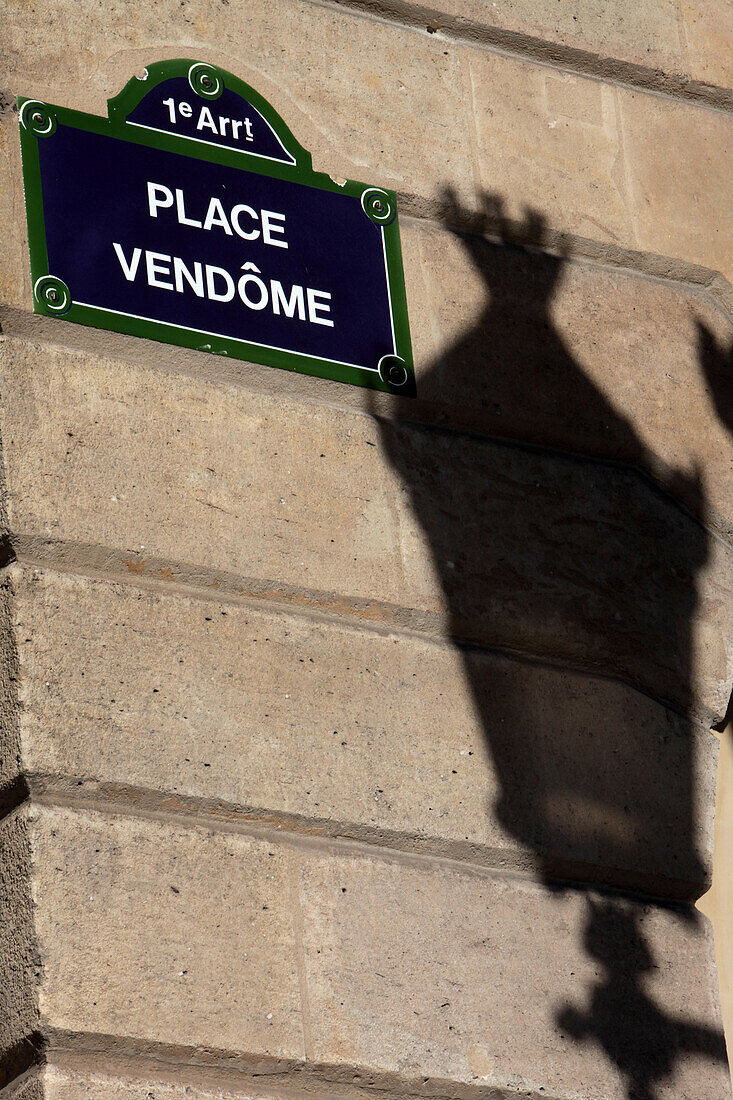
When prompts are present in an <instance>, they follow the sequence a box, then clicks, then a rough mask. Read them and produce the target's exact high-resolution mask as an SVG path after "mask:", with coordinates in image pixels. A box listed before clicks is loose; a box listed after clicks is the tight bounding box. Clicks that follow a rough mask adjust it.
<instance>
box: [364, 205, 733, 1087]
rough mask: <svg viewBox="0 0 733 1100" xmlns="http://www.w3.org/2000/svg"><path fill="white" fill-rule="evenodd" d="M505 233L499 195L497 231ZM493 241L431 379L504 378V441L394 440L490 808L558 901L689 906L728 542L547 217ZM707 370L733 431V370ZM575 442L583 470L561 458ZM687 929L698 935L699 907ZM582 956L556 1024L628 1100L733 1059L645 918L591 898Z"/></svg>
mask: <svg viewBox="0 0 733 1100" xmlns="http://www.w3.org/2000/svg"><path fill="white" fill-rule="evenodd" d="M448 202H449V204H452V214H451V217H450V225H449V228H450V227H452V226H455V225H465V224H467V223H468V222H469V221H470V219H471V218H472V215H471V214H470V212H469V211H467V210H462V209H460V208H459V207H458V205H457V203H456V200H455V199H454V198H453V197H452V196H449V197H448ZM502 217H503V213H502V207H501V203H500V201H499V200H497V199H495V198H493V197H491V196H487V197H486V199H485V215H484V222H485V226H486V227H488V226H490V227H491V228H492V229H493V230H494V231H495V228H496V226H497V225H499V226H500V225H501V222H502ZM473 224H476V223H475V221H474V223H473ZM476 229H477V232H476V234H463V233H457V232H456V231H455V230H453V233H454V236H455V237H456V238H457V239H458V240H459V241H460V243H461V246H462V248H463V249H464V250H465V253H466V254H467V255H468V256H469V257H470V259H471V261H472V264H473V267H474V269H475V270H476V272H478V273H479V275H480V278H481V281H482V284H483V286H484V288H485V300H484V304H483V307H482V308H481V309H480V311H479V313H478V315H477V316H476V318H475V322H474V323H473V325H472V327H471V329H470V331H467V332H465V333H464V334H463V335H462V336H461V337H460V338H459V339H458V340H457V341H456V342H455V343H454V344H453V345H452V346H451V347H449V348H448V349H447V350H446V351H445V352H443V353H442V354H441V356H440V358H439V360H438V361H437V362H435V363H434V364H433V365H432V367H431V368H430V375H431V377H430V378H429V379H427V381H428V383H430V385H429V388H430V391H431V392H445V391H446V388H448V389H449V391H450V392H451V393H453V394H459V395H461V400H464V401H465V402H466V403H467V404H470V403H471V402H472V401H474V400H475V397H474V395H476V394H479V393H483V394H486V393H487V392H488V391H487V385H486V380H487V378H489V379H490V380H491V387H490V389H491V394H490V398H489V399H487V400H485V404H484V406H482V409H481V410H480V411H481V412H483V413H485V418H484V421H485V430H486V433H487V434H486V436H481V435H479V434H475V435H470V436H469V435H467V434H466V433H459V432H451V431H450V430H447V429H442V428H435V427H424V426H418V425H411V426H409V427H407V426H405V425H404V424H400V423H398V422H393V421H390V420H388V419H385V418H382V419H380V420H379V424H380V431H381V436H382V442H383V445H384V449H385V452H386V454H387V455H388V456H389V458H390V460H391V462H392V464H393V466H394V468H395V470H396V471H397V472H398V473H399V476H400V479H401V483H402V486H403V492H404V494H405V497H406V510H407V511H409V512H411V513H412V515H413V516H414V518H415V520H416V522H417V525H418V527H419V529H420V531H421V533H422V536H423V539H422V541H423V542H424V544H426V545H427V547H428V548H429V555H428V561H427V563H426V566H425V572H427V573H428V574H429V573H431V572H432V575H433V576H434V577H436V578H437V584H438V590H439V596H440V597H441V599H442V602H443V604H444V606H445V607H446V608H447V613H448V617H449V624H450V626H449V629H450V635H451V637H452V639H453V641H454V642H455V644H456V645H457V646H458V647H459V648H460V649H461V652H462V653H463V658H464V665H465V672H466V677H467V681H468V683H469V685H470V688H471V691H472V693H473V697H474V700H475V704H476V708H477V712H478V713H479V715H480V718H481V723H482V726H483V731H484V735H485V738H486V741H487V744H488V747H489V750H490V754H491V759H492V761H493V767H494V769H495V772H496V776H497V779H498V781H499V785H500V792H501V793H500V795H499V798H498V801H497V804H496V805H495V806H492V807H491V808H490V812H491V813H492V814H493V815H494V816H498V818H499V820H500V822H501V824H502V826H503V828H504V829H505V831H506V833H507V834H508V837H509V838H512V839H513V840H514V841H517V842H519V843H520V844H521V846H523V847H525V848H527V849H529V850H530V851H531V852H532V853H534V855H535V857H536V859H537V862H538V864H539V866H540V868H541V869H542V873H543V876H544V880H545V883H546V885H547V886H548V888H550V889H552V890H558V889H563V888H566V887H565V886H563V885H562V883H566V884H567V883H568V882H569V881H572V880H575V881H577V882H578V883H579V884H580V883H588V882H592V881H595V882H600V883H603V884H605V885H608V886H612V887H614V888H616V889H620V890H627V891H628V890H633V891H637V890H638V891H641V892H646V893H654V894H658V895H659V896H660V897H664V898H665V899H667V900H671V899H676V900H677V901H682V902H687V903H689V902H690V901H691V900H692V899H694V898H695V897H697V896H699V895H700V894H701V893H702V892H703V890H704V888H705V883H706V870H705V868H704V867H703V865H702V863H701V859H700V856H699V853H698V849H697V833H696V828H697V825H696V819H695V792H694V768H695V746H696V739H698V738H700V737H701V736H702V735H703V730H702V727H701V726H700V725H699V724H698V723H697V722H696V721H695V719H694V718H693V717H692V715H691V706H692V704H693V700H694V699H695V684H694V679H693V670H692V652H691V627H692V622H693V618H694V616H695V613H696V609H697V605H698V595H697V587H696V581H697V578H698V574H699V572H700V570H701V568H702V566H703V565H704V564H705V562H706V560H707V558H708V536H707V535H706V532H705V531H704V529H703V527H702V526H701V525H700V524H699V523H698V522H697V521H696V520H695V519H694V518H693V516H692V515H691V513H690V511H688V510H687V508H685V507H683V506H681V505H680V503H679V501H680V500H684V501H685V502H686V503H687V504H688V506H689V507H690V508H691V510H692V511H693V512H694V513H695V514H696V515H701V514H704V503H705V501H704V493H703V487H702V483H701V479H700V478H699V477H698V476H697V475H695V474H693V475H690V474H688V473H686V472H685V471H683V470H679V471H670V472H669V474H668V476H667V477H666V481H665V483H664V484H663V485H659V484H658V479H659V470H660V464H659V462H658V460H657V459H656V457H655V456H654V455H653V454H651V453H649V451H648V449H647V448H646V446H645V445H644V443H643V442H642V440H641V439H640V438H639V436H638V435H637V433H636V432H635V430H634V426H633V424H632V423H631V422H630V420H629V419H627V418H626V417H625V416H624V415H623V414H622V413H621V412H620V411H619V410H618V409H616V408H614V407H613V405H612V404H611V403H610V402H609V401H608V400H607V398H606V397H605V396H604V395H603V394H602V393H601V392H600V391H599V390H598V388H597V387H596V386H595V385H594V384H593V382H592V381H591V380H590V379H589V378H588V377H587V376H586V374H585V373H584V372H583V369H582V366H581V364H580V363H578V362H577V361H576V359H575V358H574V356H573V355H572V354H571V353H570V351H569V350H568V348H567V346H566V344H565V343H564V341H563V339H562V337H561V336H560V335H559V333H558V332H557V330H556V328H555V326H554V324H553V319H552V315H551V305H552V299H553V295H554V292H555V289H556V287H557V285H558V282H559V280H560V278H561V276H562V272H563V267H564V263H565V260H564V259H563V258H562V257H559V256H551V255H548V254H546V253H543V252H541V251H540V248H541V246H542V244H543V241H544V237H545V227H544V222H543V219H542V217H541V216H540V215H539V214H537V213H534V212H530V213H528V214H527V219H526V226H525V228H524V231H523V237H524V239H525V240H527V241H532V242H533V243H534V244H535V245H536V249H537V250H535V249H534V248H531V247H518V246H514V245H506V244H505V245H497V244H491V243H489V242H488V241H487V240H486V239H484V238H483V237H482V236H481V235H480V231H481V229H482V225H481V223H480V222H479V224H478V225H476ZM591 306H592V304H591V303H589V308H591ZM701 350H702V352H703V354H705V352H706V345H705V339H704V336H703V335H702V334H701ZM707 354H708V361H709V363H708V366H707V367H706V368H705V369H706V372H707V373H708V377H709V378H710V379H711V385H715V387H716V393H718V394H720V395H721V397H720V400H721V401H723V400H724V401H725V404H726V407H727V408H728V412H729V414H730V401H729V400H728V398H727V397H726V398H724V397H723V392H724V385H729V384H730V383H729V379H730V373H728V372H727V371H726V370H725V369H724V367H723V366H722V365H720V364H719V363H718V359H717V357H715V356H714V355H713V352H712V350H710V351H708V352H707ZM639 370H640V371H643V370H644V364H643V363H640V364H639ZM716 373H717V381H716V382H715V383H714V382H713V381H712V375H714V374H716ZM421 381H422V384H423V385H425V382H426V379H425V377H424V376H423V378H422V380H419V381H418V392H419V388H420V384H421ZM719 408H720V406H719ZM476 415H477V413H476V410H475V409H474V415H473V419H474V420H475V419H476ZM722 415H723V414H722V412H721V416H722ZM574 429H575V431H576V432H577V439H578V447H577V450H578V452H579V454H578V455H573V454H568V453H562V452H567V451H569V450H572V449H573V448H571V447H569V446H568V438H569V435H570V436H571V437H572V434H573V430H574ZM500 436H503V438H499V437H500ZM552 447H558V448H561V450H554V451H553V450H552ZM589 454H594V455H595V456H597V457H596V458H590V457H587V456H588V455H589ZM584 455H585V456H586V457H583V456H584ZM651 475H653V476H654V478H655V479H656V480H653V478H652V476H651ZM697 505H699V507H697ZM417 568H418V569H419V566H417ZM497 650H498V651H504V652H505V653H506V652H507V651H515V652H521V653H524V654H531V655H532V656H533V657H534V658H539V660H538V661H536V662H534V663H533V662H532V661H527V662H524V661H514V660H511V659H507V658H506V657H504V656H501V655H499V654H497ZM544 658H547V659H548V663H543V659H544ZM678 912H679V915H680V919H682V920H685V921H688V922H690V923H693V922H694V921H695V920H696V919H697V917H696V911H695V909H694V908H693V907H692V905H691V904H685V905H681V906H680V907H679V909H678ZM580 934H582V933H580ZM584 945H585V949H586V951H587V953H588V954H589V955H590V957H591V958H592V959H594V960H595V961H596V962H597V963H600V964H601V967H602V974H603V976H602V978H601V980H600V981H599V982H598V984H596V985H594V986H593V988H592V989H591V990H589V991H588V1003H587V1007H586V1008H585V1009H583V1010H578V1008H577V1007H573V1006H572V1004H571V1003H570V1001H571V1000H572V999H573V998H575V993H574V992H573V998H570V1000H569V1002H568V1004H566V1005H565V1007H560V1008H557V1006H554V1005H551V1006H548V1013H549V1014H550V1015H551V1016H552V1015H553V1014H554V1013H555V1011H557V1016H556V1022H557V1023H558V1025H559V1026H560V1027H561V1028H562V1029H564V1030H565V1032H566V1034H567V1035H569V1036H571V1037H573V1038H574V1039H575V1040H576V1041H578V1042H586V1041H593V1042H595V1043H596V1044H597V1045H598V1046H599V1047H600V1048H601V1049H602V1050H603V1051H604V1052H605V1054H606V1056H607V1057H608V1058H609V1059H610V1061H611V1062H612V1063H613V1064H614V1065H615V1066H616V1067H617V1069H618V1071H619V1073H620V1074H621V1075H622V1076H623V1078H624V1079H625V1081H626V1082H627V1084H628V1096H629V1098H630V1100H632V1098H633V1100H653V1098H654V1097H655V1084H656V1083H658V1082H661V1081H662V1080H664V1079H666V1078H668V1077H669V1076H670V1075H671V1074H673V1072H674V1068H675V1063H676V1061H677V1058H678V1057H679V1056H681V1055H682V1054H683V1053H684V1054H690V1053H694V1054H699V1055H701V1056H705V1057H708V1058H713V1059H716V1060H724V1059H725V1045H724V1041H723V1037H722V1034H720V1033H719V1032H708V1031H706V1030H705V1029H704V1028H700V1027H697V1025H696V1023H695V1021H694V1020H684V1019H681V1018H671V1017H670V1016H667V1015H666V1014H665V1011H664V1007H663V1006H660V1005H657V1004H655V1003H654V1000H653V999H652V998H651V996H650V995H649V994H648V992H647V991H646V989H645V987H644V984H643V983H644V975H645V974H646V972H647V971H648V970H649V968H650V967H651V965H652V961H651V955H652V953H651V948H650V947H649V946H648V945H647V943H646V942H645V937H644V934H643V932H642V930H641V929H640V927H639V926H638V924H637V921H636V917H635V916H634V911H633V908H629V907H628V904H627V902H625V901H624V900H622V899H618V900H614V899H610V900H606V901H603V902H597V901H592V900H589V902H588V913H587V925H586V929H585V933H584ZM703 980H704V979H703ZM570 992H571V991H568V993H570ZM576 999H577V998H576Z"/></svg>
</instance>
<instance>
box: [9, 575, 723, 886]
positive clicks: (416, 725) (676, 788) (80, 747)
mask: <svg viewBox="0 0 733 1100" xmlns="http://www.w3.org/2000/svg"><path fill="white" fill-rule="evenodd" d="M14 571H15V574H16V576H15V600H14V603H15V615H16V624H15V630H16V634H17V637H18V639H19V650H20V679H21V689H20V693H21V703H22V715H23V767H24V770H25V771H26V773H27V774H28V775H29V777H30V780H31V784H32V785H33V784H34V783H35V781H36V779H38V780H39V781H41V780H42V781H50V782H52V783H56V784H57V785H58V784H61V785H62V787H64V788H71V789H72V790H79V789H81V790H85V791H92V792H93V791H94V790H95V789H96V788H97V787H103V786H104V785H105V784H106V785H110V784H116V785H118V786H119V787H123V788H125V787H128V788H129V787H130V786H133V787H135V788H137V793H136V795H135V797H136V798H137V799H138V800H140V799H143V800H144V799H145V792H146V791H147V792H157V793H158V795H159V796H160V797H159V799H158V803H165V804H167V805H175V798H176V797H178V798H179V799H183V798H196V799H203V800H206V805H207V806H208V807H209V808H210V809H209V812H210V813H215V814H218V815H219V816H222V815H223V816H225V817H226V811H225V809H223V808H222V806H223V807H228V808H229V811H228V812H230V813H232V812H234V811H235V810H236V811H242V812H245V813H247V814H248V815H250V816H254V817H259V818H260V819H264V820H268V819H273V820H274V821H275V822H276V823H277V822H281V821H283V820H284V819H287V820H288V821H289V823H290V827H291V828H292V827H295V828H296V829H298V828H303V827H304V828H306V829H307V830H308V831H310V830H314V829H315V830H316V831H321V832H325V833H326V834H327V835H328V834H338V835H342V836H343V835H347V836H352V837H355V838H357V839H360V838H363V839H365V840H367V841H371V842H372V843H374V842H375V841H376V842H378V843H384V842H385V840H387V841H388V843H390V844H391V845H396V846H398V847H402V848H406V849H407V850H410V849H413V848H422V849H423V850H427V851H434V852H439V853H443V854H449V855H453V856H456V857H458V858H469V859H471V860H473V861H484V862H490V863H500V864H506V865H513V866H529V867H539V868H541V869H542V868H544V869H546V870H547V871H550V870H551V869H554V872H555V873H556V874H557V873H563V874H565V875H571V874H572V875H573V876H580V877H581V878H587V877H588V876H591V877H593V878H596V879H599V880H602V881H607V882H616V883H624V884H628V883H633V884H634V885H636V886H639V885H640V886H642V887H643V888H645V889H646V890H647V892H652V891H654V892H656V893H667V894H668V893H673V894H677V895H683V896H688V897H689V896H696V895H697V894H699V893H700V892H701V890H702V888H703V886H704V884H705V882H706V881H707V878H708V876H709V867H710V861H711V850H712V827H713V820H712V818H713V804H714V790H715V763H716V752H715V749H716V747H717V742H716V741H715V739H714V737H713V736H712V735H711V734H710V733H709V732H708V731H706V730H703V729H702V728H700V727H697V726H696V725H695V724H694V723H692V722H685V721H683V720H682V719H681V718H679V717H677V716H675V715H673V714H672V713H670V712H669V711H665V710H664V709H663V708H662V707H660V706H659V705H658V704H655V703H654V702H652V700H650V699H649V698H647V697H646V696H644V695H641V694H639V693H637V692H635V691H632V690H630V689H629V688H627V687H625V686H623V685H621V684H619V683H616V682H613V681H609V680H607V679H603V678H594V677H589V676H583V675H578V674H574V673H571V672H562V671H560V670H558V669H554V668H548V667H545V668H543V667H542V666H540V665H537V664H533V663H525V662H522V661H514V660H508V659H505V658H502V657H499V656H497V655H494V654H491V653H479V652H471V651H456V650H455V649H454V648H453V647H450V646H447V645H444V644H438V643H435V642H430V641H427V640H424V639H420V638H417V637H414V636H410V635H405V634H394V633H384V632H378V631H367V630H363V629H354V628H353V627H351V626H349V625H348V623H344V624H339V623H336V622H327V621H323V620H317V619H313V618H310V617H307V616H303V615H287V614H283V613H282V612H279V613H277V614H273V613H271V612H267V611H266V610H257V609H255V608H252V607H249V606H242V605H237V604H236V603H233V602H232V601H226V602H221V601H217V600H215V599H211V600H209V599H202V598H200V597H198V598H191V597H190V596H186V595H182V594H177V593H174V592H171V593H170V594H167V595H164V594H160V593H158V592H155V591H145V590H144V589H142V590H141V589H139V588H136V587H134V586H131V585H126V584H110V583H108V582H103V581H91V580H88V579H86V578H82V577H75V576H69V575H63V574H55V573H53V572H43V573H41V572H39V571H31V570H20V569H18V568H17V567H16V568H15V570H14ZM79 785H80V786H79ZM298 823H301V824H298Z"/></svg>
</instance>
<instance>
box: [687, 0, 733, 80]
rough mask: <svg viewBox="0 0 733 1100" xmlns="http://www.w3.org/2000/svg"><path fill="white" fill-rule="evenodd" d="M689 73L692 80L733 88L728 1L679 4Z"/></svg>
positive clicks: (731, 29) (710, 0) (732, 58)
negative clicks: (688, 60)
mask: <svg viewBox="0 0 733 1100" xmlns="http://www.w3.org/2000/svg"><path fill="white" fill-rule="evenodd" d="M679 6H680V14H681V19H682V26H683V28H684V33H685V39H686V42H687V51H688V55H689V58H690V73H691V75H692V77H693V78H694V79H695V80H704V81H706V82H707V83H709V84H718V85H720V86H721V87H723V88H730V87H731V86H733V26H732V25H731V18H730V16H731V11H730V4H729V3H728V2H727V0H707V3H705V4H694V3H690V0H680V5H679Z"/></svg>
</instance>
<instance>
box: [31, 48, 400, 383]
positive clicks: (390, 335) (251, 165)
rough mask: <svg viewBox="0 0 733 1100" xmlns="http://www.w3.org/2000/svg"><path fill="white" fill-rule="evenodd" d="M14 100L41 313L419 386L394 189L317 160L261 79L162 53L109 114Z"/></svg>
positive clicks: (262, 359) (343, 376) (325, 372)
mask: <svg viewBox="0 0 733 1100" xmlns="http://www.w3.org/2000/svg"><path fill="white" fill-rule="evenodd" d="M18 104H19V120H20V132H21V147H22V154H23V176H24V185H25V195H26V209H27V216H28V236H29V244H30V259H31V277H32V283H33V299H34V309H35V310H36V312H38V313H44V314H47V315H51V316H62V317H64V319H66V320H70V321H75V322H78V323H80V324H85V325H94V326H96V327H98V328H108V329H114V330H115V331H119V332H125V333H130V334H132V335H134V336H144V337H147V338H149V339H154V340H162V341H165V342H167V343H173V344H181V345H184V346H187V347H193V348H199V349H201V350H205V351H212V352H215V353H218V354H222V355H232V356H236V357H237V358H239V359H247V360H250V361H254V362H259V363H266V364H268V365H270V366H276V367H284V368H286V369H288V370H296V371H301V372H303V373H307V374H316V375H320V376H322V377H326V378H334V379H338V380H340V381H344V382H350V383H353V384H356V385H361V386H369V387H372V388H375V389H382V390H387V391H389V392H394V393H401V394H414V392H415V385H414V374H413V367H412V354H411V347H410V333H409V324H408V320H407V307H406V302H405V287H404V276H403V272H402V255H401V249H400V238H399V228H398V222H397V208H396V199H395V195H394V193H393V192H391V191H388V190H385V189H383V188H378V187H369V186H367V185H365V184H361V183H356V182H355V181H353V180H347V181H336V180H333V179H331V177H330V176H326V175H323V174H321V173H315V172H313V169H312V167H311V158H310V155H309V154H308V153H307V152H306V151H305V150H304V149H303V148H302V147H301V146H300V145H299V144H298V143H297V142H296V141H295V139H294V138H293V136H292V134H291V133H290V131H289V130H288V128H287V127H286V126H285V124H284V122H283V121H282V119H281V118H280V117H279V115H277V114H276V112H275V111H274V110H273V109H272V107H270V105H269V104H268V103H267V102H266V100H264V99H263V98H262V97H261V96H259V95H258V94H257V93H256V92H255V91H254V90H253V89H252V88H250V87H248V86H247V85H246V84H243V83H242V82H241V81H239V80H237V79H236V78H235V77H233V76H231V75H230V74H229V73H226V72H224V71H223V70H221V69H217V68H215V67H214V66H211V65H206V64H203V63H199V62H194V61H167V62H162V63H161V64H158V65H151V66H150V67H149V68H148V69H147V70H146V73H145V76H144V77H143V78H142V79H139V78H133V79H132V80H131V81H130V82H129V84H128V85H127V86H126V87H125V89H124V90H123V91H122V92H121V94H120V95H119V96H117V97H116V98H115V99H113V100H110V102H109V104H108V108H109V109H108V115H109V118H107V119H103V118H97V117H95V116H93V115H86V114H81V113H79V112H77V111H71V110H67V109H65V108H62V107H55V106H51V105H49V104H45V103H41V102H39V101H37V100H26V99H22V98H21V99H19V101H18Z"/></svg>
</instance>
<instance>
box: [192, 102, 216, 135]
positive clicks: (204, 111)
mask: <svg viewBox="0 0 733 1100" xmlns="http://www.w3.org/2000/svg"><path fill="white" fill-rule="evenodd" d="M204 127H206V129H207V130H211V132H212V134H217V135H218V130H217V128H216V123H215V122H214V119H213V117H212V114H211V111H210V110H209V108H208V107H202V108H201V114H200V115H199V120H198V123H197V124H196V129H197V130H203V128H204Z"/></svg>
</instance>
